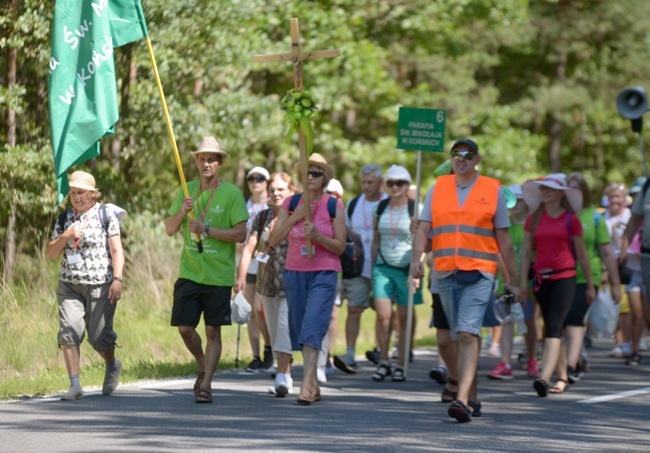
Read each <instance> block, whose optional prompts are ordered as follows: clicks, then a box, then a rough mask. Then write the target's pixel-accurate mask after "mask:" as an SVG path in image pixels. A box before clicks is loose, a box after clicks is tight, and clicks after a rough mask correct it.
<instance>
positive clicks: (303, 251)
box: [300, 245, 316, 256]
mask: <svg viewBox="0 0 650 453" xmlns="http://www.w3.org/2000/svg"><path fill="white" fill-rule="evenodd" d="M300 254H301V255H303V256H307V246H306V245H303V246H302V247H300ZM315 254H316V246H314V245H312V246H311V255H312V256H314V255H315Z"/></svg>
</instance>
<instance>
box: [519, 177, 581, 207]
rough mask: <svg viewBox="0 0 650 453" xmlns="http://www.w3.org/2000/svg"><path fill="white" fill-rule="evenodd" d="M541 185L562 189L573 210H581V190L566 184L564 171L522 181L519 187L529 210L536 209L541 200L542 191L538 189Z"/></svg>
mask: <svg viewBox="0 0 650 453" xmlns="http://www.w3.org/2000/svg"><path fill="white" fill-rule="evenodd" d="M541 186H544V187H548V188H549V189H555V190H562V191H563V192H564V193H565V196H566V199H567V201H568V202H569V205H570V206H571V209H572V210H573V212H580V211H581V210H582V192H580V191H579V190H578V189H571V188H569V187H568V186H567V184H566V176H565V175H564V173H552V174H550V175H548V176H545V177H544V178H542V179H536V180H534V181H527V182H525V183H524V185H523V186H522V187H521V188H522V191H523V193H524V200H525V201H526V204H527V205H528V206H529V207H530V209H531V210H533V211H534V210H535V209H537V207H538V206H539V205H540V203H541V202H542V193H541V192H540V190H539V188H540V187H541Z"/></svg>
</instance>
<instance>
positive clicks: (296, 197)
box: [289, 193, 302, 214]
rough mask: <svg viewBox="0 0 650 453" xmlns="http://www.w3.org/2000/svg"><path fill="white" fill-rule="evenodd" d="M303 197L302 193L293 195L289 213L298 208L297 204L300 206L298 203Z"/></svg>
mask: <svg viewBox="0 0 650 453" xmlns="http://www.w3.org/2000/svg"><path fill="white" fill-rule="evenodd" d="M301 198H302V194H301V193H297V194H295V195H291V201H290V202H289V214H291V213H292V212H293V211H295V210H296V206H298V203H299V202H300V199H301Z"/></svg>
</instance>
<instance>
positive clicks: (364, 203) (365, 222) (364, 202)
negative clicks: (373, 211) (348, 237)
mask: <svg viewBox="0 0 650 453" xmlns="http://www.w3.org/2000/svg"><path fill="white" fill-rule="evenodd" d="M361 212H362V213H363V228H364V229H365V231H371V227H372V218H371V219H370V225H369V224H368V219H367V216H366V196H365V195H364V196H363V204H362V205H361ZM350 221H352V219H350Z"/></svg>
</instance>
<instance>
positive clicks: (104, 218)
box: [56, 203, 108, 234]
mask: <svg viewBox="0 0 650 453" xmlns="http://www.w3.org/2000/svg"><path fill="white" fill-rule="evenodd" d="M67 215H68V211H67V210H66V211H63V212H62V213H61V215H60V216H59V218H58V219H57V221H56V223H57V225H58V226H59V229H60V230H61V231H64V230H63V228H64V227H65V219H66V217H67ZM97 216H98V217H99V222H100V223H101V224H102V228H103V229H104V233H106V234H108V215H107V212H106V205H105V204H104V203H101V204H100V205H99V211H97Z"/></svg>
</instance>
